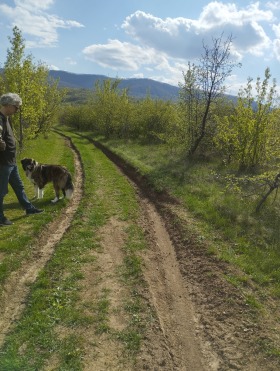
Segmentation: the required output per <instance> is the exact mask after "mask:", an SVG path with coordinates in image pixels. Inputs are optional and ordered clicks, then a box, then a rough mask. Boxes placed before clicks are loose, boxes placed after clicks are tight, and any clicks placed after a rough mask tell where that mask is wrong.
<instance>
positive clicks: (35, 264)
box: [0, 138, 84, 346]
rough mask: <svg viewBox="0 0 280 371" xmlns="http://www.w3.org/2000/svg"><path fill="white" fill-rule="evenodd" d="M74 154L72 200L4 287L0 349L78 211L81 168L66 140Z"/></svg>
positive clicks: (71, 145) (74, 150)
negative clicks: (32, 287)
mask: <svg viewBox="0 0 280 371" xmlns="http://www.w3.org/2000/svg"><path fill="white" fill-rule="evenodd" d="M66 140H67V141H68V143H69V146H70V147H71V149H72V151H73V153H74V163H75V178H74V179H75V182H74V192H73V197H72V199H71V200H70V201H69V204H68V205H67V206H66V207H65V209H64V210H62V213H61V215H60V216H59V217H58V218H56V219H55V220H53V221H52V222H51V223H49V224H48V225H47V226H46V228H45V229H44V230H42V232H41V233H40V235H39V236H38V238H37V239H36V241H35V242H34V243H33V246H32V247H31V251H32V255H31V256H29V257H28V260H27V261H25V262H24V263H23V264H22V266H21V267H20V269H19V270H17V271H15V272H13V273H12V274H11V276H10V277H9V279H8V280H7V281H6V282H5V284H4V287H3V294H2V295H1V298H0V300H1V308H0V346H2V344H3V342H4V339H5V336H6V334H7V333H8V331H10V329H11V327H12V325H13V323H14V322H15V321H16V320H17V319H18V318H19V317H20V315H21V313H22V311H23V309H24V307H25V300H26V297H27V295H28V293H29V285H30V284H32V283H33V282H35V280H36V278H37V276H38V273H39V271H40V270H41V269H42V268H43V267H44V266H45V264H46V263H47V261H48V260H49V259H50V257H51V256H52V254H53V252H54V248H55V246H56V244H57V243H58V242H59V241H60V240H61V238H62V236H63V235H64V233H65V232H66V230H67V229H68V227H69V226H70V223H71V221H72V219H73V216H74V214H75V212H76V210H77V208H78V205H79V203H80V200H81V198H82V192H83V178H84V176H83V167H82V162H81V158H80V156H79V153H78V151H77V149H76V147H75V146H74V145H73V144H72V142H71V140H69V138H66Z"/></svg>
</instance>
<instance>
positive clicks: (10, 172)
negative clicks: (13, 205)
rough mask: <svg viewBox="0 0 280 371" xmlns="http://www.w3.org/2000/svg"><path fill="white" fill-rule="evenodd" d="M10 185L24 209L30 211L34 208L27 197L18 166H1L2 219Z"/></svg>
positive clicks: (0, 208) (0, 194) (0, 197)
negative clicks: (5, 198)
mask: <svg viewBox="0 0 280 371" xmlns="http://www.w3.org/2000/svg"><path fill="white" fill-rule="evenodd" d="M8 184H10V186H11V187H12V189H13V190H14V192H15V194H16V196H17V199H18V201H19V203H20V204H21V206H22V207H23V209H25V210H29V209H33V208H34V206H33V205H32V203H31V202H30V201H29V200H28V198H27V196H26V193H25V190H24V185H23V183H22V180H21V178H20V175H19V172H18V167H17V165H0V219H1V218H3V217H4V212H3V200H4V197H5V196H6V195H7V193H8Z"/></svg>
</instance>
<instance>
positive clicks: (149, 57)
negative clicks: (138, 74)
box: [83, 40, 162, 71]
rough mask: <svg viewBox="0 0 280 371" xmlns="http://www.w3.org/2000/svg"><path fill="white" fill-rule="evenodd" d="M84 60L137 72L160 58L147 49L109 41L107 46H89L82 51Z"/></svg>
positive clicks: (117, 41)
mask: <svg viewBox="0 0 280 371" xmlns="http://www.w3.org/2000/svg"><path fill="white" fill-rule="evenodd" d="M83 54H84V55H85V57H86V59H88V60H91V61H93V62H96V63H98V64H100V65H101V66H103V67H110V68H112V69H115V70H118V69H123V70H130V71H137V70H138V69H139V68H140V67H141V66H142V65H146V64H154V63H157V61H159V60H161V58H162V57H161V56H160V55H157V53H155V51H154V50H153V49H151V48H148V47H141V46H138V45H134V44H130V43H127V42H121V41H119V40H109V41H108V43H107V44H105V45H102V44H97V45H89V46H87V47H86V48H84V50H83Z"/></svg>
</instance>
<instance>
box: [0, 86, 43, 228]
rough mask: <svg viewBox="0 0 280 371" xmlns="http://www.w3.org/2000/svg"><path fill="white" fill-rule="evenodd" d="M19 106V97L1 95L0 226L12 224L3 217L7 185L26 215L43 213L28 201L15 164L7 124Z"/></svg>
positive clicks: (11, 140)
mask: <svg viewBox="0 0 280 371" xmlns="http://www.w3.org/2000/svg"><path fill="white" fill-rule="evenodd" d="M21 104H22V100H21V98H20V96H19V95H17V94H15V93H7V94H3V95H2V96H1V97H0V106H1V108H0V226H9V225H11V224H13V223H12V222H11V221H10V220H9V219H7V218H6V217H5V215H4V210H3V200H4V197H5V196H6V195H7V193H8V184H10V186H11V187H12V189H13V190H14V192H15V194H16V196H17V199H18V201H19V203H20V205H21V206H22V208H23V209H24V210H25V212H26V215H31V214H38V213H41V212H42V211H43V210H40V209H37V208H36V207H35V206H33V205H32V203H31V202H30V201H29V200H28V198H27V196H26V193H25V190H24V185H23V183H22V180H21V178H20V175H19V172H18V167H17V164H16V139H15V136H14V133H13V130H12V127H11V124H10V123H9V117H10V116H11V115H14V114H15V113H16V112H18V110H19V109H20V106H21Z"/></svg>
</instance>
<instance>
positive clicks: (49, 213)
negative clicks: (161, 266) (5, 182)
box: [0, 133, 147, 371]
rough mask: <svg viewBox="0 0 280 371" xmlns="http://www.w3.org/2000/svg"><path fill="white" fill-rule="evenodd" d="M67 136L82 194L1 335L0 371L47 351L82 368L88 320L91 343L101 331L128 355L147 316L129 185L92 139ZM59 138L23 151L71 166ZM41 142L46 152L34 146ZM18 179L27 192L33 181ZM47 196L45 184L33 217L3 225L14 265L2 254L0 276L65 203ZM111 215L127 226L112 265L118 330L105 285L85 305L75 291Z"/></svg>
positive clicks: (44, 357)
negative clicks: (120, 297)
mask: <svg viewBox="0 0 280 371" xmlns="http://www.w3.org/2000/svg"><path fill="white" fill-rule="evenodd" d="M66 134H67V133H66ZM68 134H69V133H68ZM71 137H72V139H73V142H74V144H75V146H76V147H77V148H78V149H79V151H80V155H81V158H82V161H83V168H84V172H85V181H84V197H83V198H82V200H81V203H80V205H79V207H78V210H77V212H76V214H75V217H74V220H73V222H72V224H71V226H70V228H69V229H68V230H67V232H66V234H65V235H64V237H63V239H62V240H61V241H60V242H59V243H58V245H57V246H56V248H55V251H54V253H53V256H52V258H51V259H50V261H49V262H48V263H47V264H46V266H45V267H44V268H43V269H42V271H41V272H40V274H39V277H38V278H37V280H36V282H35V283H34V284H33V285H31V292H30V296H29V298H28V302H27V303H28V304H27V306H26V309H25V311H24V313H23V315H22V317H21V318H20V320H19V321H18V322H17V326H16V327H15V328H14V329H13V331H11V333H10V334H9V335H8V336H7V337H6V341H5V344H4V346H3V347H2V349H1V353H0V369H1V370H2V369H3V370H5V371H10V370H11V371H15V370H21V371H22V370H25V371H29V370H30V371H31V370H32V371H33V370H40V369H43V367H44V365H45V364H46V362H47V361H48V360H49V359H50V357H54V359H55V364H56V366H55V367H56V368H55V369H57V370H82V369H83V354H84V343H85V338H84V337H83V336H81V333H85V334H86V331H87V330H86V329H87V328H88V326H94V328H95V330H94V334H95V336H96V343H98V337H99V336H101V335H102V334H105V335H106V336H108V337H111V338H112V339H115V340H117V341H119V342H120V344H122V346H123V349H124V351H125V352H127V356H128V357H130V356H131V355H134V354H136V353H137V351H138V350H139V347H140V343H141V338H142V334H143V331H144V328H145V324H146V321H147V320H146V318H145V308H144V307H143V304H142V299H141V296H140V295H139V294H138V288H139V285H141V284H142V282H141V259H140V258H139V257H138V256H137V252H138V251H139V250H142V249H143V248H145V240H144V237H143V233H142V231H141V230H140V229H139V228H138V226H137V222H138V217H139V206H138V202H137V198H136V195H135V191H134V189H133V187H132V186H131V185H130V183H129V182H128V181H127V179H126V178H125V177H123V176H121V175H120V173H119V171H118V170H117V169H116V167H115V166H114V164H112V163H111V162H110V161H109V160H108V159H107V158H106V157H105V156H104V154H103V153H102V152H101V151H100V150H98V149H96V148H95V147H94V146H93V145H92V143H90V142H89V141H88V140H87V139H85V138H83V137H80V136H79V135H75V134H73V133H71ZM63 140H64V139H63V138H62V137H61V136H59V135H58V134H57V133H51V134H50V137H49V139H48V140H46V139H40V140H39V141H38V142H37V141H34V142H33V143H32V146H30V147H29V148H27V149H26V150H25V155H24V154H22V157H24V156H27V153H28V157H29V156H30V157H35V158H36V159H38V161H44V162H54V161H55V162H56V163H57V162H63V163H65V164H66V165H67V166H68V167H69V168H70V169H72V170H73V169H74V168H73V155H72V153H71V151H70V150H69V148H68V147H67V146H63V145H62V144H63V143H62V142H63ZM45 141H46V142H45ZM45 143H46V144H47V145H45ZM50 143H51V144H52V145H51V146H50ZM43 144H44V147H45V151H42V153H41V149H42V147H43ZM46 159H47V160H46ZM25 183H26V189H27V192H28V193H31V194H32V187H31V186H30V185H29V184H28V182H27V180H26V182H25ZM52 196H53V195H52V190H51V189H47V190H46V192H45V198H44V200H40V201H36V205H37V206H38V207H44V208H45V213H44V214H40V218H32V220H31V219H27V218H21V219H19V220H17V221H16V223H15V225H16V226H13V227H11V229H8V228H7V229H5V233H6V235H5V238H9V239H11V242H10V245H9V247H7V245H6V244H5V243H3V242H0V252H1V251H2V252H3V254H4V259H3V261H5V260H6V259H8V258H9V259H10V261H11V260H12V262H13V264H11V262H10V261H8V263H7V264H6V269H4V268H3V272H2V276H3V277H2V282H5V279H7V277H9V275H10V274H11V272H12V271H13V270H15V269H17V268H18V266H19V265H20V264H21V262H22V261H23V259H24V258H28V251H29V247H30V244H32V241H33V239H34V238H35V237H36V235H37V233H38V231H40V230H41V229H42V228H43V227H44V225H45V224H46V223H48V222H49V221H51V220H53V219H54V218H55V217H56V216H57V215H58V214H59V213H60V212H61V211H62V210H63V208H64V207H65V205H66V202H67V201H63V202H62V203H59V204H57V205H56V206H55V208H54V207H53V205H51V204H50V199H51V198H52ZM10 202H12V203H14V202H15V201H14V199H13V195H12V194H10V195H9V199H8V203H7V213H9V216H10V217H11V219H14V218H16V216H17V215H18V214H20V213H21V211H20V210H18V209H17V208H16V207H15V208H14V209H12V210H10V208H9V205H10ZM41 215H42V216H41ZM112 217H114V218H117V219H119V220H120V221H125V222H126V225H128V227H127V229H126V230H124V231H123V232H124V236H125V237H124V238H125V242H124V254H125V257H124V261H123V265H122V266H121V267H120V269H119V272H116V273H117V275H118V277H119V278H118V279H119V281H120V283H121V284H122V285H126V286H127V288H128V292H129V293H130V294H129V296H128V297H127V298H126V300H124V303H123V308H122V309H121V310H122V311H123V312H125V313H126V317H127V319H128V324H127V326H126V327H125V328H124V329H123V330H122V331H117V332H116V331H115V330H112V329H111V328H110V324H109V314H110V311H112V304H111V300H110V288H104V289H103V291H102V292H101V293H100V294H99V295H97V296H96V298H95V299H93V301H92V302H91V303H88V304H86V303H84V304H82V305H81V304H80V298H79V292H80V289H81V287H80V285H81V282H82V280H83V277H84V276H83V270H82V268H83V266H84V264H91V269H92V270H93V272H95V274H96V280H98V277H99V269H98V264H97V261H98V254H99V253H100V252H101V251H102V247H101V246H100V240H99V237H98V231H99V230H100V228H102V226H104V225H105V224H106V223H107V222H108V220H109V219H110V218H112ZM16 229H17V230H19V231H20V232H19V233H20V236H19V237H18V238H17V237H16V236H15V230H16ZM22 241H23V242H22ZM18 246H20V247H18ZM13 250H15V251H16V254H15V252H14V251H13ZM2 265H3V267H4V264H1V266H2ZM93 284H94V283H93ZM128 302H129V303H130V305H129V306H128V305H127V303H128ZM135 318H137V319H138V320H137V321H136V320H135ZM59 328H63V329H64V331H63V333H65V335H64V336H58V333H57V331H58V330H57V329H59ZM78 329H80V330H78Z"/></svg>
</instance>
